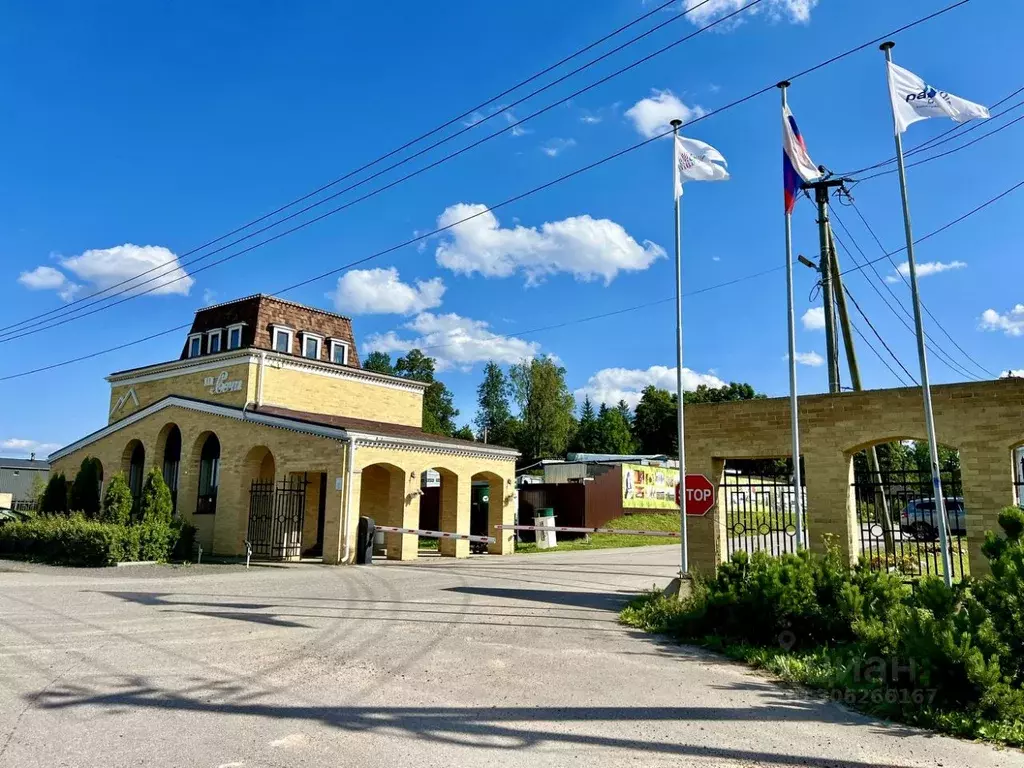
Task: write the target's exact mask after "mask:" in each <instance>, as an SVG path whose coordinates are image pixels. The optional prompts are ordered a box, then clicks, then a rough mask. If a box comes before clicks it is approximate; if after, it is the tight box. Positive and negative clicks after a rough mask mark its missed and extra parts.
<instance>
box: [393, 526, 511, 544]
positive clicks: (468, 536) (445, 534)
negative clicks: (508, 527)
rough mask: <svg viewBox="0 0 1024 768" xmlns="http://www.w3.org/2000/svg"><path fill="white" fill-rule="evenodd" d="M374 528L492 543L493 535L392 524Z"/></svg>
mask: <svg viewBox="0 0 1024 768" xmlns="http://www.w3.org/2000/svg"><path fill="white" fill-rule="evenodd" d="M374 529H375V530H378V531H384V532H385V533H412V534H415V535H416V536H423V537H424V538H427V539H462V540H464V541H478V542H480V543H482V544H494V537H493V536H474V535H471V534H468V533H449V532H448V531H427V530H424V529H422V528H398V527H396V526H394V525H375V526H374Z"/></svg>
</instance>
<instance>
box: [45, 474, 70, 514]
mask: <svg viewBox="0 0 1024 768" xmlns="http://www.w3.org/2000/svg"><path fill="white" fill-rule="evenodd" d="M39 511H40V512H42V513H44V514H47V515H66V514H67V513H68V481H67V479H66V478H65V477H64V473H63V472H58V473H56V474H53V475H50V480H49V482H48V483H47V484H46V490H44V491H43V496H42V498H41V499H40V500H39Z"/></svg>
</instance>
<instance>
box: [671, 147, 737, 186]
mask: <svg viewBox="0 0 1024 768" xmlns="http://www.w3.org/2000/svg"><path fill="white" fill-rule="evenodd" d="M675 160H676V163H675V165H676V167H675V184H676V199H677V200H678V199H679V197H680V196H681V195H682V194H683V182H686V181H726V180H727V179H728V178H729V171H727V170H726V165H728V163H726V161H725V158H724V157H722V153H721V152H719V151H718V150H717V149H715V148H714V147H712V146H711V145H710V144H705V143H704V142H703V141H698V140H697V139H687V138H684V137H682V136H678V135H677V136H676V157H675Z"/></svg>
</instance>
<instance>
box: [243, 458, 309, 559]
mask: <svg viewBox="0 0 1024 768" xmlns="http://www.w3.org/2000/svg"><path fill="white" fill-rule="evenodd" d="M305 511H306V481H305V480H304V479H302V478H293V479H289V480H279V481H277V482H276V483H275V482H274V481H273V480H253V482H252V486H251V487H250V489H249V532H248V536H247V539H248V541H249V544H250V546H252V555H253V557H254V558H257V559H261V560H291V559H294V558H298V557H300V556H301V555H302V519H303V516H304V514H305Z"/></svg>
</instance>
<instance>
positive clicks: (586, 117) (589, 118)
mask: <svg viewBox="0 0 1024 768" xmlns="http://www.w3.org/2000/svg"><path fill="white" fill-rule="evenodd" d="M602 119H603V118H602V117H601V116H600V115H592V114H590V113H586V114H583V115H580V122H581V123H583V124H584V125H597V124H598V123H600V122H601V120H602Z"/></svg>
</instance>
